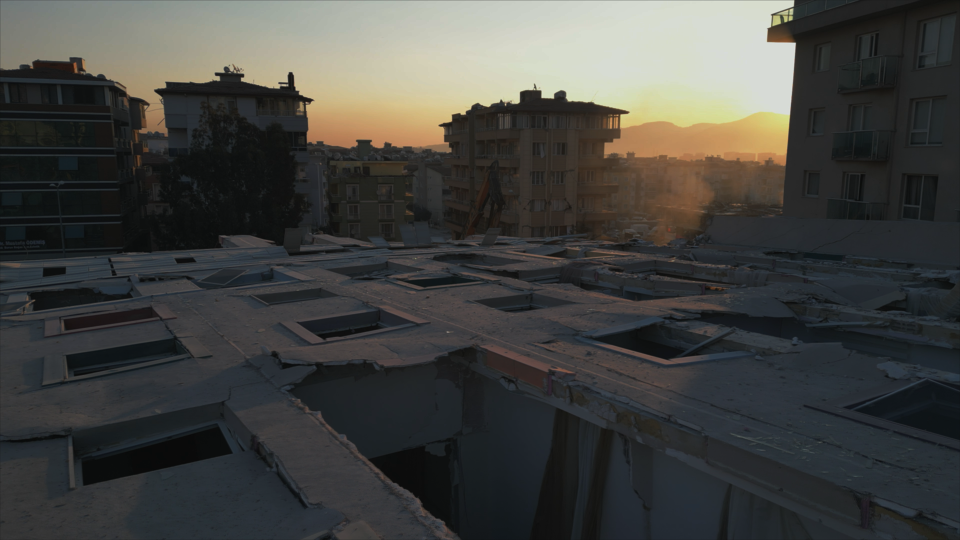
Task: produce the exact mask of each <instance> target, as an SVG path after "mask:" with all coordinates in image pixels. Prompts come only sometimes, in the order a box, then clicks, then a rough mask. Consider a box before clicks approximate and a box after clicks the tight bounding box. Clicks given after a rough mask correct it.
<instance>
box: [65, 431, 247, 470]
mask: <svg viewBox="0 0 960 540" xmlns="http://www.w3.org/2000/svg"><path fill="white" fill-rule="evenodd" d="M224 429H225V428H224V426H222V425H221V424H220V423H219V422H217V423H214V424H212V425H207V426H204V427H200V428H196V429H193V430H190V431H186V432H180V433H177V434H174V435H168V436H166V437H161V438H159V439H154V440H152V441H150V442H146V443H142V444H140V445H137V446H132V447H129V446H128V447H126V448H123V449H119V450H115V451H111V452H104V453H100V452H97V453H94V454H91V455H89V456H87V457H83V458H81V459H80V474H81V475H82V476H81V477H82V479H83V485H88V486H89V485H92V484H98V483H100V482H107V481H109V480H116V479H118V478H124V477H127V476H134V475H137V474H144V473H148V472H152V471H157V470H161V469H169V468H171V467H177V466H179V465H186V464H188V463H195V462H197V461H203V460H206V459H212V458H215V457H220V456H225V455H228V454H232V453H233V448H231V445H230V443H229V442H228V441H229V437H228V436H227V434H226V433H225V432H224Z"/></svg>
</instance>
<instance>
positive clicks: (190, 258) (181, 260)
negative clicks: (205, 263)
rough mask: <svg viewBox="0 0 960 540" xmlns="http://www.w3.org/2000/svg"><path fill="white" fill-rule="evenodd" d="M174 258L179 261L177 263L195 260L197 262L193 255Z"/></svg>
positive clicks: (193, 261)
mask: <svg viewBox="0 0 960 540" xmlns="http://www.w3.org/2000/svg"><path fill="white" fill-rule="evenodd" d="M173 260H175V261H177V264H186V263H195V262H197V260H196V259H194V258H193V257H176V258H175V259H173Z"/></svg>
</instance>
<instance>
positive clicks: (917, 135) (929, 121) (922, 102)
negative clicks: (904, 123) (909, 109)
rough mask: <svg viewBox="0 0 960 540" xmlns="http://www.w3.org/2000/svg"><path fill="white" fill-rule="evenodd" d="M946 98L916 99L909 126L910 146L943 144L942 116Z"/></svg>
mask: <svg viewBox="0 0 960 540" xmlns="http://www.w3.org/2000/svg"><path fill="white" fill-rule="evenodd" d="M946 107H947V99H946V98H933V99H918V100H917V101H914V102H913V122H912V123H911V124H910V145H911V146H934V145H940V144H943V116H944V113H945V111H946Z"/></svg>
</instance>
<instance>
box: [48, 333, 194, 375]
mask: <svg viewBox="0 0 960 540" xmlns="http://www.w3.org/2000/svg"><path fill="white" fill-rule="evenodd" d="M175 356H189V355H188V354H187V352H186V350H184V349H183V348H182V347H180V345H179V344H178V343H177V340H176V339H174V338H170V339H161V340H159V341H149V342H146V343H135V344H132V345H123V346H121V347H112V348H110V349H100V350H96V351H87V352H81V353H75V354H68V355H66V360H67V365H66V369H67V378H68V379H69V378H73V377H78V376H80V375H87V374H91V373H97V372H101V371H106V370H108V369H115V368H118V367H125V366H130V365H136V364H142V363H145V362H152V361H154V360H161V359H164V358H170V357H175Z"/></svg>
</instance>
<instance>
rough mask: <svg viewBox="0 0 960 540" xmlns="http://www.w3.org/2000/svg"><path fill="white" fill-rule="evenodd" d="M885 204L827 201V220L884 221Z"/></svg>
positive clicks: (838, 200) (842, 200)
mask: <svg viewBox="0 0 960 540" xmlns="http://www.w3.org/2000/svg"><path fill="white" fill-rule="evenodd" d="M884 207H886V205H885V204H883V203H871V202H863V201H849V200H846V199H827V219H862V220H867V219H883V212H884Z"/></svg>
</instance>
